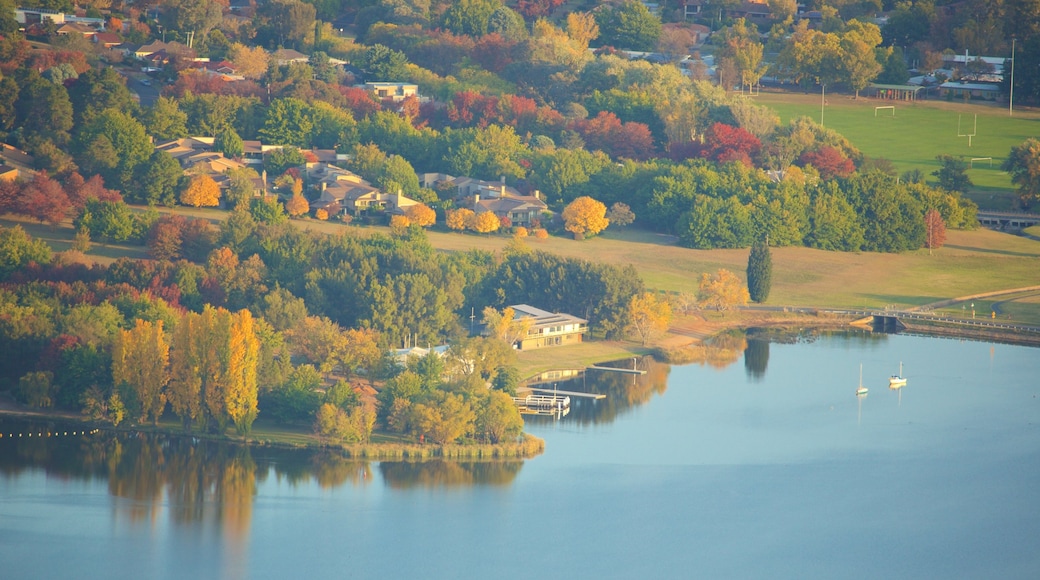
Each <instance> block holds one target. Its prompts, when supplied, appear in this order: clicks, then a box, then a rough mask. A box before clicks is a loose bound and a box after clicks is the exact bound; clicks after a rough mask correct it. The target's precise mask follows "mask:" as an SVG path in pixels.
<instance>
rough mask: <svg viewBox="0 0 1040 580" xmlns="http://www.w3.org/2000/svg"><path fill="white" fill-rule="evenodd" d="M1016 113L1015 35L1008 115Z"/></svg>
mask: <svg viewBox="0 0 1040 580" xmlns="http://www.w3.org/2000/svg"><path fill="white" fill-rule="evenodd" d="M1014 115H1015V37H1014V36H1012V37H1011V84H1010V85H1008V116H1009V117H1013V116H1014Z"/></svg>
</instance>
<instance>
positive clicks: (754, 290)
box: [747, 241, 773, 303]
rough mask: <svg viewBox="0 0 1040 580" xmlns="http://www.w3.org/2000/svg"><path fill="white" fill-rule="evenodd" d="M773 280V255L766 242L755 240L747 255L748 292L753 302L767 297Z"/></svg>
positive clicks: (761, 300) (762, 300)
mask: <svg viewBox="0 0 1040 580" xmlns="http://www.w3.org/2000/svg"><path fill="white" fill-rule="evenodd" d="M772 282H773V257H772V255H771V254H770V252H769V246H768V245H767V244H766V242H762V241H759V242H755V243H754V244H753V245H752V246H751V254H750V255H749V256H748V264H747V285H748V294H750V295H751V300H753V301H755V302H759V303H761V302H765V301H766V299H767V298H769V289H770V287H771V286H772Z"/></svg>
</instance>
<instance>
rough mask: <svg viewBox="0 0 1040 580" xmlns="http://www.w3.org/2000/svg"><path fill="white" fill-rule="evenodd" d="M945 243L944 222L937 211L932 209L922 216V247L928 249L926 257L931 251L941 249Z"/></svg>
mask: <svg viewBox="0 0 1040 580" xmlns="http://www.w3.org/2000/svg"><path fill="white" fill-rule="evenodd" d="M945 242H946V222H945V221H943V218H942V215H940V214H939V210H937V209H935V208H934V207H933V208H931V209H929V210H928V211H927V212H926V213H925V214H924V245H925V247H926V248H928V255H929V256H930V255H932V250H934V249H936V248H941V247H942V246H943V244H944V243H945Z"/></svg>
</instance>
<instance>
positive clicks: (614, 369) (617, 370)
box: [589, 366, 646, 375]
mask: <svg viewBox="0 0 1040 580" xmlns="http://www.w3.org/2000/svg"><path fill="white" fill-rule="evenodd" d="M589 368H590V369H592V370H594V371H611V372H615V373H626V374H629V375H645V374H646V371H643V370H639V369H621V368H617V367H598V366H591V367H589Z"/></svg>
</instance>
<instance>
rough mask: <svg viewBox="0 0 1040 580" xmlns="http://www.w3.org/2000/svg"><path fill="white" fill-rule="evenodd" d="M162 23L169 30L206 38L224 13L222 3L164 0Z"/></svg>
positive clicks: (205, 0) (200, 0) (201, 0)
mask: <svg viewBox="0 0 1040 580" xmlns="http://www.w3.org/2000/svg"><path fill="white" fill-rule="evenodd" d="M162 4H163V12H162V24H163V25H164V26H166V28H167V29H168V30H177V31H180V32H181V33H182V34H184V36H185V37H187V36H188V34H189V33H191V34H197V35H198V36H199V37H200V38H205V37H206V35H207V34H209V32H210V31H211V30H213V29H214V28H215V27H216V26H217V25H218V24H220V19H221V17H222V15H223V11H222V10H221V6H220V3H218V2H210V1H208V0H163V3H162Z"/></svg>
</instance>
